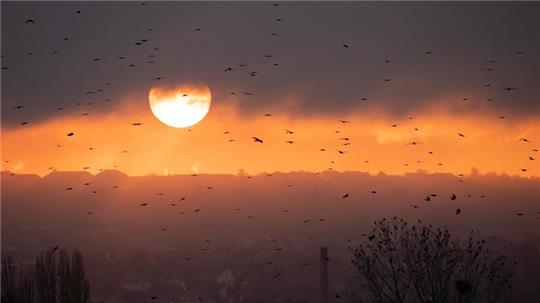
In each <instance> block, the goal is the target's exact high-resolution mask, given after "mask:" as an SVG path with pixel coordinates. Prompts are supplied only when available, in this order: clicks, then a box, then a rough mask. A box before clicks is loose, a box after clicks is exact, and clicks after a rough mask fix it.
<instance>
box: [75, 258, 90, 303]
mask: <svg viewBox="0 0 540 303" xmlns="http://www.w3.org/2000/svg"><path fill="white" fill-rule="evenodd" d="M71 295H72V302H73V303H88V302H89V301H90V284H89V283H88V279H87V278H86V273H85V270H84V262H83V257H82V254H81V252H80V251H78V250H76V251H74V252H73V255H72V257H71Z"/></svg>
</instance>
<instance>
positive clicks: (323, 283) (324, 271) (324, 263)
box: [321, 247, 328, 303]
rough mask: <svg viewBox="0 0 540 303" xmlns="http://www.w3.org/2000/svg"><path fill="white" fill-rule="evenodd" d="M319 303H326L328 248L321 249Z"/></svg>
mask: <svg viewBox="0 0 540 303" xmlns="http://www.w3.org/2000/svg"><path fill="white" fill-rule="evenodd" d="M321 303H328V248H326V247H321Z"/></svg>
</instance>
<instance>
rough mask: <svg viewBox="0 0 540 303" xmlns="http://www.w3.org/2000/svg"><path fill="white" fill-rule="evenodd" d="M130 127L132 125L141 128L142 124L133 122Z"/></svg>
mask: <svg viewBox="0 0 540 303" xmlns="http://www.w3.org/2000/svg"><path fill="white" fill-rule="evenodd" d="M131 125H133V126H141V125H143V124H142V123H141V122H134V123H131Z"/></svg>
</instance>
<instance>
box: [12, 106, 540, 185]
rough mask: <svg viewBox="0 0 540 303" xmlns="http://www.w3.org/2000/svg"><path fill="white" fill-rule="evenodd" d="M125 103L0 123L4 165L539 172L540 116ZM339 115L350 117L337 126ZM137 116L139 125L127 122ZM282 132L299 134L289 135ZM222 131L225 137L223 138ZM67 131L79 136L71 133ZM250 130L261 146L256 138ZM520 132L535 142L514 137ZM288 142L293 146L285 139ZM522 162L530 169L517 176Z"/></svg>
mask: <svg viewBox="0 0 540 303" xmlns="http://www.w3.org/2000/svg"><path fill="white" fill-rule="evenodd" d="M122 104H124V105H122V106H121V107H120V108H119V109H117V110H115V111H114V112H111V113H105V114H103V113H102V114H90V115H89V116H81V115H78V114H74V113H73V112H72V113H71V114H69V115H65V116H62V117H57V118H54V119H51V120H47V121H45V122H43V123H40V124H34V125H32V124H30V125H27V126H21V127H16V128H11V129H3V130H2V170H10V171H13V172H16V173H37V174H39V175H46V174H48V173H49V172H51V171H52V169H56V170H61V171H68V170H69V171H73V170H83V168H86V167H90V168H89V169H86V170H87V171H89V172H91V173H98V172H99V170H100V169H113V168H115V169H118V170H121V171H123V172H125V173H127V174H128V175H148V174H160V175H161V174H191V173H237V172H238V171H239V169H244V170H245V171H246V172H247V173H250V174H257V173H261V172H274V171H283V172H288V171H300V170H304V171H322V170H325V169H328V168H330V167H331V168H332V169H334V170H338V171H353V170H358V171H367V172H370V173H374V174H375V173H378V172H379V171H383V172H385V173H388V174H403V173H405V172H412V171H417V170H418V169H423V170H425V171H427V172H451V173H454V174H459V173H465V174H467V173H469V172H470V170H471V169H472V168H473V167H475V168H478V169H479V170H480V172H484V173H485V172H496V173H507V174H510V175H521V176H539V175H540V167H539V165H538V161H540V159H539V158H540V156H539V153H538V152H535V151H533V149H536V148H538V145H537V143H536V139H538V138H536V137H535V135H536V136H537V135H538V134H540V118H535V119H529V120H519V121H515V120H518V119H512V117H508V118H506V119H499V118H497V114H494V113H489V114H483V115H479V114H474V115H472V114H471V115H463V114H460V115H459V116H458V115H452V114H449V113H450V112H451V111H450V110H449V108H448V106H445V105H444V104H445V103H444V102H436V103H434V104H438V105H437V106H433V107H432V108H429V109H425V110H424V111H423V112H421V113H416V114H415V115H413V119H408V118H407V117H405V118H403V119H401V120H392V119H388V118H385V115H384V114H383V113H382V111H381V110H377V109H372V110H370V111H369V112H365V111H364V112H350V113H349V114H348V115H346V116H339V117H338V116H310V117H297V116H295V117H290V116H288V115H286V114H283V113H284V112H286V111H287V109H286V108H283V107H287V106H293V105H286V104H285V105H283V104H282V105H281V106H282V108H279V109H278V108H274V109H273V110H272V109H268V112H271V113H272V116H271V117H265V116H264V113H258V114H252V115H249V116H248V115H245V114H242V115H241V114H239V112H238V110H237V107H235V106H232V105H224V104H234V103H229V102H222V103H220V102H215V101H214V103H213V104H212V107H211V109H210V112H209V114H208V115H207V116H206V118H205V119H203V120H202V121H201V122H200V123H199V124H197V125H195V126H193V127H192V128H191V129H190V130H188V129H176V128H171V127H168V126H166V125H165V124H163V123H161V122H160V121H158V120H157V119H156V118H155V117H154V116H153V115H152V113H151V111H150V109H149V107H148V105H147V102H144V100H143V101H141V100H133V98H132V99H129V98H128V99H126V100H125V101H124V102H123V103H122ZM126 104H132V105H130V106H128V105H126ZM133 104H138V105H133ZM291 104H292V103H291ZM280 113H281V114H280ZM341 119H343V120H350V121H351V123H346V124H342V123H340V122H339V120H341ZM134 122H143V125H142V126H132V125H131V123H134ZM393 124H398V126H397V127H392V125H393ZM414 128H418V129H419V130H417V131H415V130H414ZM285 129H289V130H292V131H294V132H295V134H293V135H287V134H286V133H285ZM337 130H339V131H340V133H335V131H337ZM225 131H229V132H230V133H229V134H227V135H224V134H223V132H225ZM69 132H74V133H75V135H74V136H72V137H67V136H66V134H67V133H69ZM458 133H463V134H464V135H465V138H462V137H459V136H458ZM253 136H256V137H259V138H262V139H263V140H264V143H263V144H257V143H253V140H252V139H251V138H252V137H253ZM343 137H348V138H350V141H348V142H350V143H351V144H350V145H349V146H343V145H342V144H343V143H345V142H346V141H344V140H340V138H343ZM520 137H525V138H527V139H529V140H530V141H531V142H529V143H526V142H520V141H519V138H520ZM229 139H234V142H229V141H228V140H229ZM288 140H292V141H294V143H293V144H287V143H285V141H288ZM411 142H417V144H416V145H412V144H410V143H411ZM57 145H60V147H57ZM90 147H92V148H93V150H90V149H89V148H90ZM321 148H325V149H326V151H324V152H322V151H320V149H321ZM337 150H343V151H345V152H346V153H344V154H339V153H338V152H337ZM123 151H127V152H126V153H124V152H123ZM429 151H432V152H433V154H429V153H428V152H429ZM529 156H532V157H534V158H535V159H536V160H534V161H532V160H529ZM5 161H9V163H6V162H5ZM331 161H334V163H331ZM366 161H369V163H368V162H366ZM417 161H421V162H420V163H419V162H417ZM438 163H441V164H442V165H438ZM406 164H407V165H406ZM522 168H526V169H527V170H528V171H527V172H521V171H520V170H521V169H522Z"/></svg>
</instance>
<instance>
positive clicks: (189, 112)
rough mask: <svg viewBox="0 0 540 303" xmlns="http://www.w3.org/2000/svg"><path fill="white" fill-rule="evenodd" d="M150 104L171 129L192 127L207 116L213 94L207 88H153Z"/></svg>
mask: <svg viewBox="0 0 540 303" xmlns="http://www.w3.org/2000/svg"><path fill="white" fill-rule="evenodd" d="M148 102H149V103H150V109H151V110H152V113H153V114H154V116H156V118H158V119H159V121H161V122H163V123H165V124H166V125H168V126H171V127H190V126H193V125H195V124H197V123H199V122H200V121H201V120H202V119H203V118H204V117H205V116H206V114H207V113H208V111H209V110H210V103H211V102H212V94H211V93H210V89H209V88H208V87H207V86H175V87H173V88H162V87H153V88H152V89H151V90H150V93H149V94H148Z"/></svg>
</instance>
